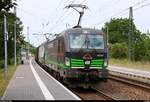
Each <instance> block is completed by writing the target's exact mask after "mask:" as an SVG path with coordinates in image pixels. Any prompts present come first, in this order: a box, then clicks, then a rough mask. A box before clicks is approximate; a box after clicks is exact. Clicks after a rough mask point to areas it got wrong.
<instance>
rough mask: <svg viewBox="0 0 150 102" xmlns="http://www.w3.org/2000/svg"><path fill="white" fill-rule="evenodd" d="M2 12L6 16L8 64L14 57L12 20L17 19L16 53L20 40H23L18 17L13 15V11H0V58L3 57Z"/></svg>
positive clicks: (21, 27)
mask: <svg viewBox="0 0 150 102" xmlns="http://www.w3.org/2000/svg"><path fill="white" fill-rule="evenodd" d="M4 14H5V15H6V18H7V31H8V41H7V46H8V64H10V63H13V62H12V61H11V59H12V58H14V21H15V20H16V21H17V25H16V28H17V29H16V40H17V46H16V47H17V53H18V54H19V47H20V45H21V42H22V41H23V40H24V38H23V36H22V35H21V32H22V29H23V26H22V22H21V21H20V19H19V18H17V17H16V16H15V14H13V13H6V12H4V11H1V12H0V60H3V59H4V22H3V19H4Z"/></svg>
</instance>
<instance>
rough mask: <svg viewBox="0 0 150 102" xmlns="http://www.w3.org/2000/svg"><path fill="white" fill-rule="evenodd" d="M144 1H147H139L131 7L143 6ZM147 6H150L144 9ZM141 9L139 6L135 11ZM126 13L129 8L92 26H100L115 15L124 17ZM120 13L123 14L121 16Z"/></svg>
mask: <svg viewBox="0 0 150 102" xmlns="http://www.w3.org/2000/svg"><path fill="white" fill-rule="evenodd" d="M146 1H148V0H142V1H140V2H137V3H136V4H134V5H132V7H136V6H138V5H141V4H143V3H144V2H146ZM148 5H150V4H145V5H144V7H145V6H148ZM141 7H143V5H142V6H140V7H138V8H136V9H140V8H141ZM136 9H133V10H136ZM126 11H129V8H126V9H124V10H122V11H120V12H118V13H116V14H114V15H112V16H110V17H108V18H106V19H104V20H102V21H100V22H98V23H96V24H94V26H97V25H100V24H102V23H104V22H105V21H107V20H109V19H111V18H113V17H115V16H117V15H120V14H121V15H120V16H122V15H125V14H127V13H128V12H126ZM122 13H123V14H122Z"/></svg>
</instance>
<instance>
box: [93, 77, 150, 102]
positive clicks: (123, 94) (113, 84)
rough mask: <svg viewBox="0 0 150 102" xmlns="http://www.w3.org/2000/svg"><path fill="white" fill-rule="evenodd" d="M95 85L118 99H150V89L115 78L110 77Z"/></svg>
mask: <svg viewBox="0 0 150 102" xmlns="http://www.w3.org/2000/svg"><path fill="white" fill-rule="evenodd" d="M95 87H96V88H97V89H99V90H101V91H103V92H105V93H107V94H109V95H111V96H112V97H114V98H116V99H118V100H150V91H148V90H147V91H145V90H142V89H139V88H135V87H133V86H131V85H127V84H123V83H121V82H117V81H114V80H109V79H108V81H107V82H106V83H99V84H97V85H96V86H95Z"/></svg>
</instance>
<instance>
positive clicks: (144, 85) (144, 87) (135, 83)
mask: <svg viewBox="0 0 150 102" xmlns="http://www.w3.org/2000/svg"><path fill="white" fill-rule="evenodd" d="M109 79H110V80H114V81H117V82H121V83H124V84H128V85H130V86H133V87H136V88H140V89H142V90H145V91H150V84H148V83H144V82H140V81H137V80H132V79H129V78H125V77H121V76H115V75H109Z"/></svg>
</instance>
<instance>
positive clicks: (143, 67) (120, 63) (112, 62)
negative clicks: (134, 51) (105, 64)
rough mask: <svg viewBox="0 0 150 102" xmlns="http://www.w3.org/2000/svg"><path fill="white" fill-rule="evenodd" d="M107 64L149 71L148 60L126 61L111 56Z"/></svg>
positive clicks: (149, 64) (149, 63)
mask: <svg viewBox="0 0 150 102" xmlns="http://www.w3.org/2000/svg"><path fill="white" fill-rule="evenodd" d="M109 65H114V66H121V67H127V68H132V69H139V70H145V71H150V62H140V61H138V62H128V60H126V59H123V60H120V59H112V58H111V59H109Z"/></svg>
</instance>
